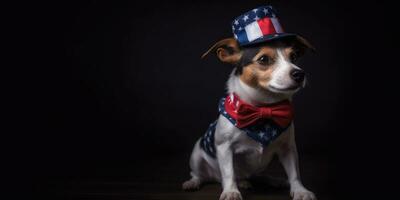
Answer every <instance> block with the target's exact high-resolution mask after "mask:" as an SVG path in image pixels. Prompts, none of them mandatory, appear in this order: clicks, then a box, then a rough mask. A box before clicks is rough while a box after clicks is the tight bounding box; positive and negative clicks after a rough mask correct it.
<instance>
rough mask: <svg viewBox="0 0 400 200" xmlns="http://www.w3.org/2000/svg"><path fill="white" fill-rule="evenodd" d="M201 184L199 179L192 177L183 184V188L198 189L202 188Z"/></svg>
mask: <svg viewBox="0 0 400 200" xmlns="http://www.w3.org/2000/svg"><path fill="white" fill-rule="evenodd" d="M200 184H201V182H200V180H199V179H197V178H192V179H190V180H188V181H185V182H184V183H183V184H182V189H183V190H198V189H200Z"/></svg>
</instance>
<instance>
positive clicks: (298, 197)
mask: <svg viewBox="0 0 400 200" xmlns="http://www.w3.org/2000/svg"><path fill="white" fill-rule="evenodd" d="M290 195H291V196H292V197H293V200H317V198H316V197H315V195H314V193H312V192H311V191H308V190H307V189H305V188H298V189H294V190H292V191H291V192H290Z"/></svg>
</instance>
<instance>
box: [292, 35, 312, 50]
mask: <svg viewBox="0 0 400 200" xmlns="http://www.w3.org/2000/svg"><path fill="white" fill-rule="evenodd" d="M296 39H297V42H299V43H300V44H301V45H302V46H303V48H304V50H307V49H309V50H311V51H312V52H315V51H316V50H315V48H314V46H313V45H311V43H310V42H308V41H307V40H306V39H305V38H303V37H301V36H299V35H297V36H296Z"/></svg>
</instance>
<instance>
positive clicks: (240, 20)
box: [232, 6, 276, 35]
mask: <svg viewBox="0 0 400 200" xmlns="http://www.w3.org/2000/svg"><path fill="white" fill-rule="evenodd" d="M264 17H276V15H275V13H274V12H273V11H272V7H270V6H264V7H260V8H255V9H253V10H251V11H249V12H247V13H245V14H243V15H241V16H239V17H237V18H236V19H235V20H234V21H233V23H232V31H233V33H234V34H236V35H238V33H239V32H241V31H244V30H245V29H244V27H245V26H247V25H248V24H250V23H252V22H253V21H257V20H260V19H262V18H264Z"/></svg>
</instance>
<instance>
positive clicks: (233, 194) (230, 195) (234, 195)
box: [219, 190, 242, 200]
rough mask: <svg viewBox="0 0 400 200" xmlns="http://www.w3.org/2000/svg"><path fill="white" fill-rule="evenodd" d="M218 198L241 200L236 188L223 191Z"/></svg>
mask: <svg viewBox="0 0 400 200" xmlns="http://www.w3.org/2000/svg"><path fill="white" fill-rule="evenodd" d="M219 200H242V195H241V194H240V192H239V191H238V190H230V191H224V192H222V194H221V196H220V197H219Z"/></svg>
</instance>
